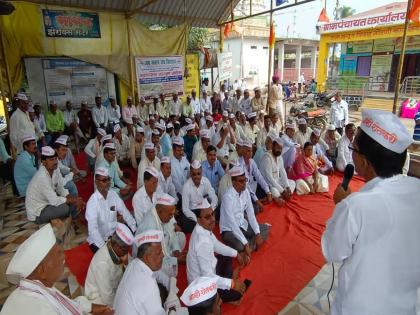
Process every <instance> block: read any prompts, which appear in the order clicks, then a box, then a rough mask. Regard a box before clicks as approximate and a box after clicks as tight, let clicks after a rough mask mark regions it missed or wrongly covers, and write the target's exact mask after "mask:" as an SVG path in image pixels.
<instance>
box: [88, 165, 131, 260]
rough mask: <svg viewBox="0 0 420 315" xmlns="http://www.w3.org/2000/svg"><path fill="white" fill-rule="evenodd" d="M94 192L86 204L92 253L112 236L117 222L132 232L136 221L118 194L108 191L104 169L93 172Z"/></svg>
mask: <svg viewBox="0 0 420 315" xmlns="http://www.w3.org/2000/svg"><path fill="white" fill-rule="evenodd" d="M95 185H96V190H95V192H94V193H93V195H92V196H90V198H89V200H88V202H87V204H86V215H85V217H86V221H87V224H88V238H87V241H88V242H89V246H90V248H91V250H92V251H93V252H96V251H97V250H98V249H99V248H101V247H102V246H103V245H105V243H106V241H107V240H108V238H109V237H110V236H111V235H112V234H114V232H115V228H116V226H117V222H118V221H120V222H125V223H126V224H127V225H128V226H129V227H130V229H131V230H132V231H135V230H136V221H135V220H134V218H133V217H132V215H131V214H130V212H129V211H128V210H127V208H126V206H125V204H124V202H123V201H122V200H121V198H120V196H118V194H117V193H116V192H115V191H114V190H112V189H110V185H111V184H110V178H109V175H108V170H107V169H106V168H102V167H98V168H97V169H96V171H95Z"/></svg>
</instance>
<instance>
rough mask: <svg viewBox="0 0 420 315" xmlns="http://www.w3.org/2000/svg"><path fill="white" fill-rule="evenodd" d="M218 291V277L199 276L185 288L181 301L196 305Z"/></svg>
mask: <svg viewBox="0 0 420 315" xmlns="http://www.w3.org/2000/svg"><path fill="white" fill-rule="evenodd" d="M216 293H217V277H199V278H197V279H195V280H194V281H193V282H191V283H190V285H189V286H188V287H187V288H186V289H185V291H184V293H183V294H182V295H181V301H182V302H183V303H184V304H185V305H186V306H194V305H197V304H200V303H201V302H204V301H207V300H209V299H211V298H213V297H214V296H215V295H216Z"/></svg>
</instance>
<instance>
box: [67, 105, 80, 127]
mask: <svg viewBox="0 0 420 315" xmlns="http://www.w3.org/2000/svg"><path fill="white" fill-rule="evenodd" d="M63 115H64V124H65V125H66V126H67V127H69V126H70V125H71V124H72V123H74V122H75V123H79V117H77V113H76V112H75V111H74V110H72V109H71V110H67V109H65V110H64V111H63Z"/></svg>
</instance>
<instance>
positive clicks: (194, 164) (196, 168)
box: [191, 160, 201, 170]
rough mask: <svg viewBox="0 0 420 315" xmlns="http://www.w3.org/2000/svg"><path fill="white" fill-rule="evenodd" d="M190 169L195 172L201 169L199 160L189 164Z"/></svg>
mask: <svg viewBox="0 0 420 315" xmlns="http://www.w3.org/2000/svg"><path fill="white" fill-rule="evenodd" d="M191 167H192V168H193V169H195V170H198V169H199V168H200V167H201V162H200V161H199V160H194V161H193V162H192V163H191Z"/></svg>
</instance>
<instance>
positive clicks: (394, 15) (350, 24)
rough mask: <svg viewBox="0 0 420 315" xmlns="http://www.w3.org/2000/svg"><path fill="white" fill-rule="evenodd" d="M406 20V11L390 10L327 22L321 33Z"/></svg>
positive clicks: (384, 24)
mask: <svg viewBox="0 0 420 315" xmlns="http://www.w3.org/2000/svg"><path fill="white" fill-rule="evenodd" d="M404 22H405V11H404V12H388V13H381V14H380V15H374V16H369V17H360V18H355V19H351V18H349V19H345V20H341V21H335V22H331V23H326V24H324V25H322V26H321V29H320V33H321V34H323V33H334V32H346V31H353V30H357V29H363V28H371V27H380V26H387V25H396V24H403V23H404Z"/></svg>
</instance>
